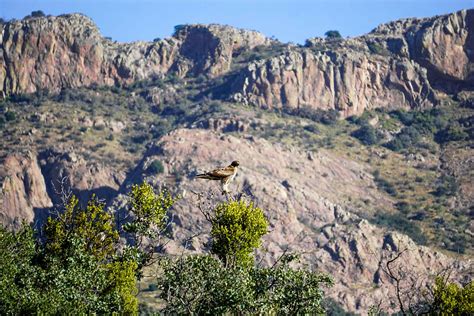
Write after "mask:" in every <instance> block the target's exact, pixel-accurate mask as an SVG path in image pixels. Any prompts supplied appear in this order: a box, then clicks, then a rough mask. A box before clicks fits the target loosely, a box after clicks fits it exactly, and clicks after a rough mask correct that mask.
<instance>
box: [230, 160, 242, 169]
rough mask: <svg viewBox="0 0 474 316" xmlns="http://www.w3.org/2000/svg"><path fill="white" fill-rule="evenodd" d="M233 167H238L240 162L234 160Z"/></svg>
mask: <svg viewBox="0 0 474 316" xmlns="http://www.w3.org/2000/svg"><path fill="white" fill-rule="evenodd" d="M230 165H231V166H232V167H237V166H238V165H240V164H239V162H238V161H237V160H234V161H232V163H231V164H230Z"/></svg>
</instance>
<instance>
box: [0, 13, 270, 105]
mask: <svg viewBox="0 0 474 316" xmlns="http://www.w3.org/2000/svg"><path fill="white" fill-rule="evenodd" d="M0 28H1V29H0V51H1V54H0V94H3V95H4V96H5V95H10V94H22V93H34V92H36V91H38V90H48V91H50V92H58V91H60V90H61V88H69V87H80V86H90V85H113V84H127V83H131V82H134V81H137V80H143V79H147V78H152V77H157V76H158V77H160V76H164V75H166V74H168V73H170V72H172V73H175V74H177V75H178V76H181V77H182V76H185V75H186V74H187V73H190V74H195V75H196V74H197V75H199V74H205V75H209V76H211V77H212V76H218V75H220V74H222V73H224V72H226V71H228V70H229V68H230V64H231V62H232V56H233V54H234V53H236V52H237V51H242V50H246V49H251V48H253V47H255V46H258V45H268V44H270V42H271V41H270V40H269V39H267V38H266V37H265V36H263V35H262V34H260V33H258V32H254V31H245V30H239V29H235V28H231V27H227V26H218V25H207V26H206V25H186V26H183V27H182V28H181V29H180V30H179V31H177V32H176V34H175V36H174V37H171V38H168V39H165V40H159V41H156V42H152V43H148V42H134V43H127V44H120V43H117V42H112V41H111V40H110V39H106V38H103V37H102V36H101V35H100V33H99V31H98V29H97V27H96V26H95V24H94V23H93V22H92V21H91V20H90V19H89V18H88V17H86V16H83V15H80V14H70V15H62V16H58V17H53V16H49V17H40V18H31V17H30V18H27V19H24V20H21V21H11V22H7V23H6V24H3V25H0ZM0 96H1V95H0Z"/></svg>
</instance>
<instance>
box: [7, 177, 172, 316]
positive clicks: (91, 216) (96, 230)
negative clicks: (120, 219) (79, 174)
mask: <svg viewBox="0 0 474 316" xmlns="http://www.w3.org/2000/svg"><path fill="white" fill-rule="evenodd" d="M130 195H131V211H132V213H133V216H132V217H133V220H132V221H131V222H129V225H128V227H127V228H129V229H130V231H132V232H133V233H136V234H137V235H136V236H137V237H136V238H134V239H133V241H134V242H135V243H134V246H130V245H125V246H123V245H119V235H118V231H117V229H116V228H115V226H114V225H115V223H116V222H115V221H114V220H113V218H112V216H111V215H110V214H109V213H107V212H106V211H105V210H104V206H105V205H104V204H103V203H101V202H99V201H98V200H97V199H95V198H94V197H93V198H92V199H91V200H90V201H89V203H88V204H87V207H86V208H85V209H81V208H80V207H78V200H77V198H75V197H74V196H73V197H72V198H71V199H70V200H69V202H68V203H67V204H66V206H65V210H64V212H63V213H62V214H61V215H59V216H58V217H57V218H49V219H48V221H47V223H46V224H45V226H44V227H43V229H42V231H43V232H44V236H42V238H41V239H40V240H36V239H35V232H34V231H33V229H32V228H31V227H29V226H26V225H25V226H23V227H22V228H21V229H20V230H19V231H18V232H16V233H15V232H10V231H8V230H6V229H5V228H4V227H3V226H1V225H0V257H1V258H2V260H0V271H2V273H1V274H0V314H2V315H23V314H25V315H29V314H41V315H43V314H44V315H52V314H54V315H62V314H65V315H69V314H125V315H128V314H132V315H135V314H137V313H138V300H137V297H136V295H137V287H136V282H137V278H138V277H139V276H140V270H141V268H142V267H143V265H144V264H145V263H146V260H147V259H148V258H149V257H148V256H147V254H146V253H144V251H143V250H142V248H140V244H141V240H142V239H141V238H143V237H144V236H147V237H148V236H153V229H155V228H157V227H158V228H162V227H164V225H165V224H164V222H165V220H166V216H165V215H163V214H165V213H166V212H167V211H168V208H169V207H170V206H171V205H172V203H173V199H172V198H171V197H170V196H169V195H168V194H166V193H163V192H161V193H160V194H155V193H154V191H153V189H152V188H151V187H150V186H149V185H146V184H143V185H140V186H138V185H137V186H134V187H132V192H131V194H130ZM124 229H125V228H124ZM150 230H151V232H150ZM119 248H120V249H121V250H120V251H119Z"/></svg>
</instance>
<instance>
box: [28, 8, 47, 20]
mask: <svg viewBox="0 0 474 316" xmlns="http://www.w3.org/2000/svg"><path fill="white" fill-rule="evenodd" d="M31 16H32V17H34V18H41V17H44V16H46V14H44V12H43V11H41V10H37V11H31Z"/></svg>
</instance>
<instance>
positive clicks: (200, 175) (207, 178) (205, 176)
mask: <svg viewBox="0 0 474 316" xmlns="http://www.w3.org/2000/svg"><path fill="white" fill-rule="evenodd" d="M196 178H198V179H205V180H220V178H219V177H215V176H212V175H210V174H207V173H201V174H198V175H197V176H196Z"/></svg>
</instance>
